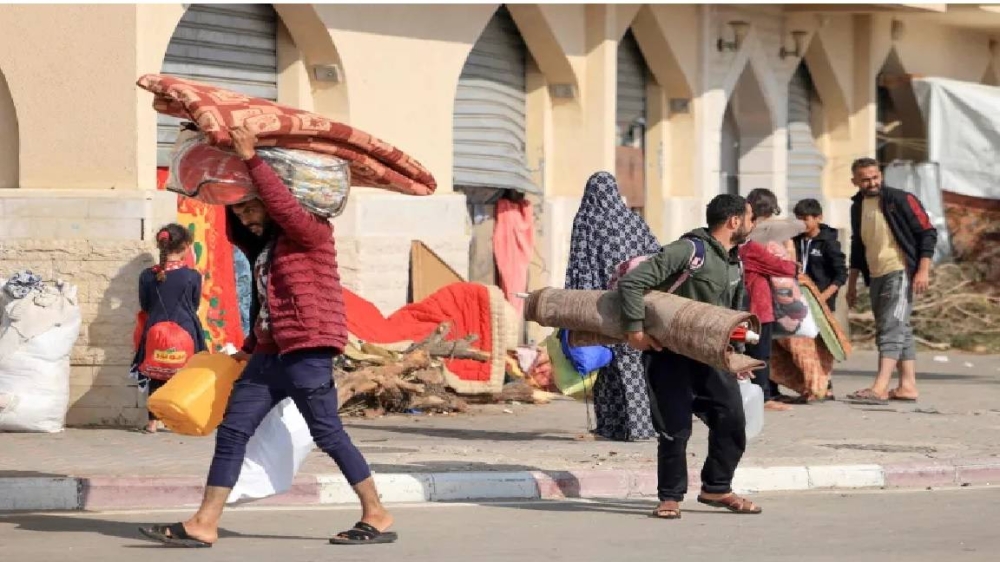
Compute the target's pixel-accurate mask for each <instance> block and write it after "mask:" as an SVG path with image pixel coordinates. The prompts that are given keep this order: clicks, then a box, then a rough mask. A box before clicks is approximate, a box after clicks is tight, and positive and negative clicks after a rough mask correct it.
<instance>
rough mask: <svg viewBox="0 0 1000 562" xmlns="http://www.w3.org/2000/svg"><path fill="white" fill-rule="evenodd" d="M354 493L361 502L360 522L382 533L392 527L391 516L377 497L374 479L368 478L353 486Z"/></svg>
mask: <svg viewBox="0 0 1000 562" xmlns="http://www.w3.org/2000/svg"><path fill="white" fill-rule="evenodd" d="M354 493H356V494H357V495H358V499H359V500H361V521H362V522H364V523H368V524H369V525H371V526H372V527H375V528H376V529H378V530H379V531H383V532H384V531H386V530H387V529H389V527H391V526H392V523H393V518H392V514H391V513H389V510H387V509H386V508H385V506H384V505H382V500H381V499H380V498H379V497H378V490H377V489H376V488H375V479H374V478H372V477H371V476H369V477H368V478H365V479H364V480H362V481H361V482H358V483H357V484H355V485H354Z"/></svg>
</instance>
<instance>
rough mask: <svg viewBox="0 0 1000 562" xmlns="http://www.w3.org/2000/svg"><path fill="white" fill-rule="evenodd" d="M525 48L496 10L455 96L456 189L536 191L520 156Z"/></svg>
mask: <svg viewBox="0 0 1000 562" xmlns="http://www.w3.org/2000/svg"><path fill="white" fill-rule="evenodd" d="M526 59H527V47H526V46H525V44H524V40H522V39H521V35H520V33H519V32H518V30H517V27H516V26H515V25H514V20H513V19H512V18H511V17H510V13H509V12H508V11H507V9H506V8H500V9H499V10H498V11H497V13H496V14H495V15H494V16H493V19H491V20H490V23H489V24H488V25H487V26H486V29H485V30H483V33H482V35H481V36H480V37H479V40H478V41H477V42H476V45H475V46H474V47H473V49H472V52H470V53H469V58H468V60H467V61H466V62H465V67H464V68H463V69H462V74H461V76H460V77H459V79H458V92H457V93H456V96H455V116H454V136H455V139H454V146H455V169H454V172H455V174H454V184H455V186H456V187H486V188H495V189H513V190H516V191H521V192H529V193H532V192H537V191H538V189H537V188H536V187H535V185H534V182H533V181H532V180H531V176H530V173H529V170H528V166H527V162H526V158H525V114H526V99H525V69H526Z"/></svg>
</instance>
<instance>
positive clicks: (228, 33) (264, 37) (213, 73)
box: [157, 4, 279, 166]
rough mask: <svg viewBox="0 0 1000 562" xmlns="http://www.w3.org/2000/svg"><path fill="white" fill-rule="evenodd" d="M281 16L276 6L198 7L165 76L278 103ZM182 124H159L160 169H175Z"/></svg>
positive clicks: (188, 16) (183, 25)
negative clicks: (172, 152)
mask: <svg viewBox="0 0 1000 562" xmlns="http://www.w3.org/2000/svg"><path fill="white" fill-rule="evenodd" d="M278 24H279V19H278V14H277V12H275V11H274V8H273V7H272V6H271V5H270V4H192V5H191V6H189V7H188V9H187V11H186V12H184V16H183V17H182V18H181V20H180V22H179V23H178V24H177V29H176V30H175V31H174V34H173V37H171V39H170V44H169V45H168V46H167V54H166V57H165V58H164V59H163V68H162V72H163V73H164V74H170V75H173V76H179V77H181V78H189V79H191V80H196V81H198V82H204V83H207V84H212V85H216V86H219V87H222V88H227V89H230V90H234V91H237V92H241V93H245V94H247V95H251V96H254V97H258V98H264V99H268V100H276V99H278V55H277V51H278V39H277V37H278ZM179 122H180V119H176V118H174V117H169V116H166V115H159V116H158V118H157V165H158V166H167V165H169V160H168V155H169V153H170V149H171V147H172V146H173V144H174V141H175V140H176V138H177V132H178V127H177V125H178V123H179Z"/></svg>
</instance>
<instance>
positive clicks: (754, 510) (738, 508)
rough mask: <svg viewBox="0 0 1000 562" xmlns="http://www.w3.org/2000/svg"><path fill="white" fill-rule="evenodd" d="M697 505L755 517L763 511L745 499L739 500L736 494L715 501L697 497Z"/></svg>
mask: <svg viewBox="0 0 1000 562" xmlns="http://www.w3.org/2000/svg"><path fill="white" fill-rule="evenodd" d="M698 503H700V504H704V505H707V506H709V507H717V508H721V509H728V510H729V511H732V512H733V513H738V514H740V515H757V514H759V513H762V512H763V511H764V510H762V509H761V508H759V507H757V506H756V505H754V503H753V502H752V501H750V500H748V499H746V498H741V497H739V496H737V495H736V494H729V495H728V496H725V497H722V498H719V499H717V500H710V499H707V498H704V497H702V496H698Z"/></svg>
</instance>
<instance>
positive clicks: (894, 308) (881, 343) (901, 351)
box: [869, 271, 917, 361]
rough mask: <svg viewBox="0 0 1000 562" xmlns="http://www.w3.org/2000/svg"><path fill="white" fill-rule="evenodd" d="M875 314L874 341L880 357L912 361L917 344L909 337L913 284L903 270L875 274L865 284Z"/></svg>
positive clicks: (911, 336) (915, 353)
mask: <svg viewBox="0 0 1000 562" xmlns="http://www.w3.org/2000/svg"><path fill="white" fill-rule="evenodd" d="M869 290H870V291H871V297H872V312H873V313H874V314H875V343H876V344H877V345H878V353H879V357H880V358H886V359H895V360H897V361H913V360H915V359H916V358H917V347H916V344H915V343H914V341H913V327H912V326H911V325H910V314H912V313H913V287H912V286H911V284H910V280H909V278H908V276H907V274H906V272H905V271H897V272H895V273H890V274H888V275H884V276H882V277H876V278H874V279H872V281H871V287H869Z"/></svg>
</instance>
